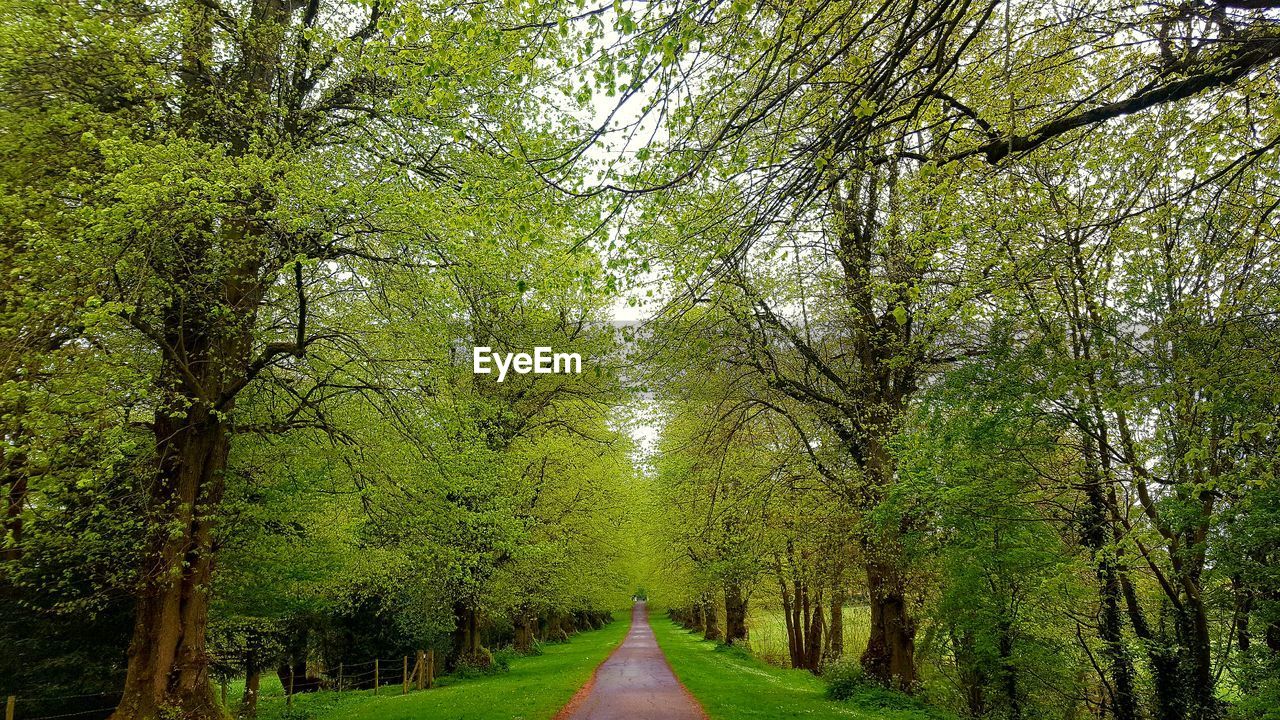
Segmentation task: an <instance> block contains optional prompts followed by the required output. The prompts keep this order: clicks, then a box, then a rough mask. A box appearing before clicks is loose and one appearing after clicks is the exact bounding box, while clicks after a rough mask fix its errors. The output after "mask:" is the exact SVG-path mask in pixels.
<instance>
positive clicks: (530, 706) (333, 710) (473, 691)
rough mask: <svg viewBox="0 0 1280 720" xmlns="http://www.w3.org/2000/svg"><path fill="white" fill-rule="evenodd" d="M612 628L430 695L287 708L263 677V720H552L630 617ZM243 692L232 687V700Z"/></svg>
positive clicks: (357, 694)
mask: <svg viewBox="0 0 1280 720" xmlns="http://www.w3.org/2000/svg"><path fill="white" fill-rule="evenodd" d="M613 615H614V617H615V618H617V619H616V620H614V622H612V623H610V624H608V625H606V626H604V627H603V628H601V629H600V630H593V631H590V632H583V633H578V634H577V635H574V636H573V637H572V638H570V639H569V641H568V642H563V643H556V644H549V645H544V646H543V653H542V655H536V656H529V657H520V658H516V659H514V660H512V662H511V670H510V672H506V673H500V674H496V675H486V676H482V677H472V678H462V679H460V678H453V677H442V678H438V679H437V681H436V682H437V685H436V687H435V688H433V689H431V690H424V691H421V692H410V693H409V694H408V695H401V694H400V686H399V685H387V686H384V687H383V688H382V689H381V690H380V691H379V693H378V695H376V696H375V695H374V694H373V691H372V690H360V691H349V692H344V693H337V692H318V693H306V694H299V695H297V696H295V697H294V702H293V708H292V709H287V708H286V707H285V701H284V697H283V692H282V691H281V689H280V683H279V681H278V680H276V679H275V678H274V677H270V678H269V677H268V676H267V675H265V674H264V675H263V677H262V689H261V693H262V695H261V698H260V700H259V703H258V717H259V718H261V719H262V720H303V719H304V718H306V719H311V720H538V719H545V718H550V717H551V716H553V715H555V714H556V712H557V711H558V710H559V709H560V708H561V707H563V706H564V704H565V703H567V702H569V698H571V697H573V694H574V693H575V692H577V690H578V688H580V687H582V685H583V684H584V683H586V682H587V680H588V679H589V678H590V677H591V673H592V672H594V671H595V669H596V666H597V665H599V664H600V663H601V662H603V661H604V659H605V658H606V657H608V655H609V653H610V652H612V651H613V649H614V648H615V647H617V645H618V644H619V643H620V642H621V641H622V638H623V637H624V636H625V635H626V634H627V625H628V623H629V622H630V620H629V618H630V615H631V613H630V611H627V612H614V614H613ZM242 687H243V686H242V685H241V686H239V687H237V686H236V685H232V687H231V688H230V690H231V691H232V693H233V694H232V700H231V706H232V710H233V711H234V709H235V708H236V706H237V705H238V700H237V698H238V697H239V696H238V695H236V694H234V693H235V692H236V691H238V690H240V689H241V688H242Z"/></svg>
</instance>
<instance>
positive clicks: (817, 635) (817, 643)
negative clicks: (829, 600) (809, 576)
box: [804, 588, 824, 675]
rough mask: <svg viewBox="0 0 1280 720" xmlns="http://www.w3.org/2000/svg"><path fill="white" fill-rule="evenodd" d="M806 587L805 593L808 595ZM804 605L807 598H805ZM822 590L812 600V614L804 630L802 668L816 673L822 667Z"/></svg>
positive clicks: (807, 602) (807, 601)
mask: <svg viewBox="0 0 1280 720" xmlns="http://www.w3.org/2000/svg"><path fill="white" fill-rule="evenodd" d="M807 590H808V589H807V588H806V595H808V592H807ZM805 603H806V606H808V604H809V600H808V599H807V598H806V600H805ZM823 625H824V621H823V617H822V591H821V590H819V591H818V594H817V596H816V597H815V598H813V602H812V614H811V615H810V616H809V621H808V630H807V631H806V632H805V639H804V640H805V648H804V668H805V669H806V670H808V671H809V672H811V673H813V674H815V675H817V674H818V672H819V671H820V670H821V668H822V630H823Z"/></svg>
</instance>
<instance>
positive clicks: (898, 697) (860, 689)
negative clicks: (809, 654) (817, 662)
mask: <svg viewBox="0 0 1280 720" xmlns="http://www.w3.org/2000/svg"><path fill="white" fill-rule="evenodd" d="M822 678H823V679H824V680H826V681H827V697H828V698H830V699H832V700H839V701H841V702H848V703H850V704H851V705H854V706H855V707H858V708H860V709H864V710H917V711H920V713H921V717H939V715H938V714H936V712H935V711H934V710H933V709H931V708H929V707H928V706H927V705H925V704H924V703H922V702H920V701H919V700H917V699H916V698H913V697H911V696H910V695H905V694H903V693H900V692H895V691H893V690H890V689H888V688H886V687H883V686H882V685H880V684H878V683H877V682H876V681H875V679H873V678H870V677H868V676H867V674H866V673H865V672H863V670H862V666H861V665H860V664H858V661H857V660H856V659H854V658H842V659H840V660H837V661H836V662H834V663H832V664H830V665H828V666H827V667H826V668H825V669H824V670H823V673H822Z"/></svg>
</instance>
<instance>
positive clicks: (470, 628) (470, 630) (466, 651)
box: [453, 602, 480, 663]
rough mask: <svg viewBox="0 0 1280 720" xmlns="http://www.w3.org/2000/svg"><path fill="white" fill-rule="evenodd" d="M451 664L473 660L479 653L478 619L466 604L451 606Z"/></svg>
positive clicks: (459, 603) (457, 603) (460, 603)
mask: <svg viewBox="0 0 1280 720" xmlns="http://www.w3.org/2000/svg"><path fill="white" fill-rule="evenodd" d="M453 618H454V629H453V662H454V663H457V662H458V661H459V660H462V659H471V658H474V657H475V656H476V655H477V654H479V652H480V618H479V615H478V614H477V613H476V611H475V609H474V608H471V607H469V606H468V605H467V604H466V603H463V602H456V603H454V604H453Z"/></svg>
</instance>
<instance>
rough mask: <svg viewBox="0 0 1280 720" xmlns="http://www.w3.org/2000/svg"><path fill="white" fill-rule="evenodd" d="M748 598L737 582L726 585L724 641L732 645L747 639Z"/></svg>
mask: <svg viewBox="0 0 1280 720" xmlns="http://www.w3.org/2000/svg"><path fill="white" fill-rule="evenodd" d="M747 602H748V600H747V598H746V597H745V596H744V595H743V594H742V586H741V585H739V584H738V583H736V582H729V583H725V586H724V641H725V644H726V645H732V644H734V643H735V642H739V641H742V640H746V639H747Z"/></svg>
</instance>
